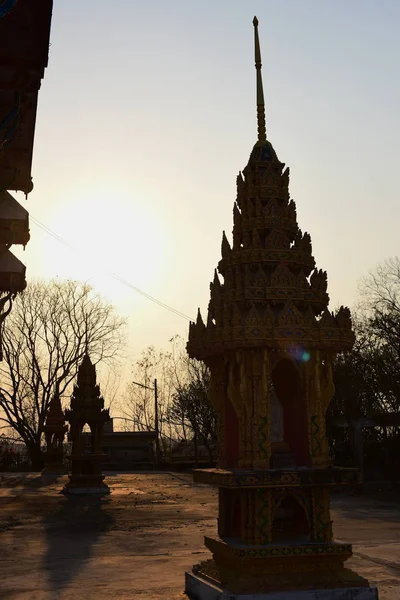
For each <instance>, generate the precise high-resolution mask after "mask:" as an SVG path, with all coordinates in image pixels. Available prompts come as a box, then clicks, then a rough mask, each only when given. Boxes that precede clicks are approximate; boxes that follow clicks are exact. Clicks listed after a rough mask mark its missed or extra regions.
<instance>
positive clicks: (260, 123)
mask: <svg viewBox="0 0 400 600" xmlns="http://www.w3.org/2000/svg"><path fill="white" fill-rule="evenodd" d="M253 25H254V52H255V62H256V71H257V130H258V141H259V142H265V141H266V140H267V133H266V128H265V105H264V91H263V84H262V76H261V66H262V65H261V52H260V40H259V39H258V19H257V17H254V19H253Z"/></svg>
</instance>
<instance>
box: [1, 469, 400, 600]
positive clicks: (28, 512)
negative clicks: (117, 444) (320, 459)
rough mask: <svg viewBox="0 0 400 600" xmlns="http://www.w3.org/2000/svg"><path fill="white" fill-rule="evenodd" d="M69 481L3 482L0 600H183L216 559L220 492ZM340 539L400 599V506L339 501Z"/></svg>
mask: <svg viewBox="0 0 400 600" xmlns="http://www.w3.org/2000/svg"><path fill="white" fill-rule="evenodd" d="M65 480H66V478H60V479H58V480H55V481H54V480H53V481H52V482H50V483H48V482H47V483H46V482H45V481H44V480H43V479H42V478H41V477H40V476H39V475H37V474H24V473H22V474H21V473H20V474H3V475H0V598H5V599H9V600H56V599H57V600H58V599H60V600H92V599H96V600H128V599H129V600H150V599H154V600H155V599H157V598H160V599H162V600H178V599H180V600H182V599H184V598H186V596H185V595H184V593H183V588H184V572H185V570H188V569H190V567H191V566H192V565H193V564H194V563H197V562H199V561H200V560H203V559H205V558H207V557H208V556H209V554H208V552H207V551H206V550H205V548H204V546H203V536H204V535H210V534H213V533H215V531H216V514H217V507H216V500H217V491H216V490H215V489H212V488H210V487H209V486H205V485H198V484H193V483H192V481H191V476H190V475H189V474H178V473H177V474H169V473H151V474H143V473H141V474H133V473H132V474H127V473H120V474H119V473H112V474H109V476H108V477H107V483H108V484H109V485H110V487H111V489H112V493H111V495H110V496H109V497H106V498H103V499H99V498H96V497H87V496H86V497H80V498H79V497H73V498H71V497H65V496H64V495H63V494H61V493H60V490H61V488H62V485H63V482H64V481H65ZM332 507H333V510H332V514H333V519H334V532H335V537H336V539H338V540H340V541H346V542H352V543H353V544H354V546H353V549H354V557H353V558H352V559H351V560H350V561H348V563H347V564H348V566H349V567H351V568H353V569H355V570H356V571H358V572H359V573H360V574H361V575H363V576H364V577H367V578H368V579H369V580H370V582H371V584H373V585H378V587H379V597H380V600H395V599H396V600H398V599H399V598H400V579H399V577H400V545H399V540H400V522H399V516H400V499H398V498H397V497H396V496H393V495H390V494H388V493H384V492H382V493H381V494H379V493H374V494H372V493H368V494H364V495H362V496H351V495H348V494H347V495H344V494H340V495H334V498H333V501H332Z"/></svg>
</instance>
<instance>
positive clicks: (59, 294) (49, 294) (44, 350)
mask: <svg viewBox="0 0 400 600" xmlns="http://www.w3.org/2000/svg"><path fill="white" fill-rule="evenodd" d="M123 325H124V320H123V319H121V318H120V317H118V316H117V315H116V314H115V311H114V308H113V307H112V306H111V305H109V304H107V303H106V302H105V301H104V300H103V299H102V298H101V297H100V296H99V295H97V294H96V293H95V292H94V291H93V290H92V288H91V287H90V286H89V285H88V284H86V283H79V282H76V281H66V282H58V281H52V282H50V283H46V282H43V281H37V282H34V283H31V284H30V285H29V286H28V287H27V289H26V290H25V292H24V293H23V294H21V295H20V296H18V297H17V299H16V301H15V303H14V307H13V310H12V311H11V314H10V316H9V317H8V320H7V326H6V328H5V331H4V333H3V354H4V360H3V362H2V363H0V374H1V381H0V383H1V388H0V409H2V415H1V414H0V419H1V421H2V422H3V423H5V424H6V425H8V426H10V427H11V428H13V429H14V430H15V431H16V432H17V433H18V434H19V436H20V437H21V439H22V440H23V441H24V442H25V445H26V448H27V451H28V453H29V456H30V459H31V462H32V465H33V467H34V468H41V465H42V455H41V437H42V432H43V425H44V422H45V417H46V412H47V409H48V406H49V403H50V400H51V397H52V394H53V393H54V390H55V389H58V391H59V393H60V395H61V396H63V395H65V394H66V393H67V392H68V391H69V390H70V387H71V384H72V382H73V380H74V378H75V376H76V373H77V369H78V366H79V364H80V362H81V361H82V358H83V356H84V354H85V352H86V351H88V352H89V354H90V356H91V359H92V361H93V362H94V363H98V362H99V361H102V362H103V363H106V364H108V365H115V363H116V361H118V359H119V357H120V355H121V349H122V347H123V338H124V335H123Z"/></svg>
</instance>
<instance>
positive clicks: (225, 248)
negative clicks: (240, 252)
mask: <svg viewBox="0 0 400 600" xmlns="http://www.w3.org/2000/svg"><path fill="white" fill-rule="evenodd" d="M230 251H231V245H230V243H229V242H228V238H227V237H226V234H225V231H223V232H222V243H221V254H222V258H227V257H228V255H229V253H230Z"/></svg>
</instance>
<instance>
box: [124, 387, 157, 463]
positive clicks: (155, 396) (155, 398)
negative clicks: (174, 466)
mask: <svg viewBox="0 0 400 600" xmlns="http://www.w3.org/2000/svg"><path fill="white" fill-rule="evenodd" d="M131 383H133V384H135V385H138V386H139V387H142V388H144V389H145V390H151V391H152V392H154V431H155V434H156V468H157V469H158V468H159V466H160V462H161V451H160V427H159V421H158V388H157V379H155V380H154V387H153V388H151V387H149V386H148V385H143V383H138V382H137V381H132V382H131Z"/></svg>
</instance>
